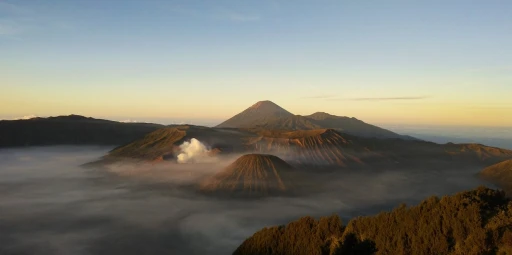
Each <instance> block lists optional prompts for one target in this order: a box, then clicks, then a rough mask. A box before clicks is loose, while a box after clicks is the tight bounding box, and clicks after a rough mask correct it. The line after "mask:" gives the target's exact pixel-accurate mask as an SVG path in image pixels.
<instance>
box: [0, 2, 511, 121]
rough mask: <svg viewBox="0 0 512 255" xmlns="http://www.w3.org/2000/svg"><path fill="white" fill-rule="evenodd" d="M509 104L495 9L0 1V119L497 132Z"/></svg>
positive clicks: (502, 11) (504, 27)
mask: <svg viewBox="0 0 512 255" xmlns="http://www.w3.org/2000/svg"><path fill="white" fill-rule="evenodd" d="M511 99H512V1H507V0H503V1H494V0H481V1H471V0H450V1H446V0H439V1H437V0H428V1H391V0H390V1H320V0H319V1H295V0H294V1H284V0H282V1H279V0H270V1H264V0H260V1H209V0H208V1H207V0H204V1H190V0H189V1H172V0H170V1H148V0H138V1H132V0H123V1H120V0H119V1H118V0H110V1H109V0H102V1H100V0H84V1H81V0H73V1H69V0H62V1H54V0H46V1H35V0H26V1H25V0H0V117H1V118H12V117H16V116H23V115H30V114H35V115H39V116H50V115H64V114H71V113H74V114H81V115H86V116H93V117H103V118H110V119H119V120H121V119H137V120H146V121H147V120H160V119H176V120H194V121H197V122H203V123H204V122H216V121H220V120H222V119H225V118H228V117H231V116H232V115H234V114H235V113H238V112H240V111H242V110H244V109H245V108H247V107H249V106H250V105H252V104H254V103H255V102H256V101H259V100H272V101H274V102H275V103H277V104H279V105H281V106H282V107H284V108H285V109H287V110H289V111H291V112H293V113H295V114H302V115H304V114H311V113H313V112H316V111H324V112H329V113H331V114H335V115H343V116H351V117H357V118H359V119H362V120H364V121H367V122H370V123H389V124H415V125H422V124H425V125H426V124H428V125H471V126H482V125H483V126H502V127H507V126H508V127H510V126H512V100H511Z"/></svg>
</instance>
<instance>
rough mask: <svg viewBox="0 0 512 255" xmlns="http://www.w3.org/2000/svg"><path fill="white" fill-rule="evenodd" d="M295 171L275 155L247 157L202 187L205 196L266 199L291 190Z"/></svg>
mask: <svg viewBox="0 0 512 255" xmlns="http://www.w3.org/2000/svg"><path fill="white" fill-rule="evenodd" d="M293 174H294V168H293V167H292V166H291V165H289V164H288V163H286V162H285V161H284V160H282V159H280V158H279V157H277V156H274V155H268V154H247V155H244V156H241V157H240V158H238V159H237V160H236V161H235V162H233V163H232V164H231V165H229V166H227V167H226V168H225V169H224V170H223V171H222V172H220V173H218V174H216V175H214V176H213V177H212V178H210V179H208V180H206V181H205V182H203V183H202V185H201V190H203V191H207V192H222V193H234V194H238V195H239V194H244V195H254V196H261V195H269V194H275V193H284V192H286V191H289V190H290V189H291V185H292V184H291V182H292V181H291V180H290V179H292V178H293V177H291V175H293Z"/></svg>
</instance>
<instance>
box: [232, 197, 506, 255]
mask: <svg viewBox="0 0 512 255" xmlns="http://www.w3.org/2000/svg"><path fill="white" fill-rule="evenodd" d="M511 226H512V201H511V200H510V199H507V198H506V197H505V194H504V193H503V192H501V191H495V190H491V189H488V188H485V187H479V188H477V189H475V190H471V191H466V192H461V193H458V194H455V195H452V196H445V197H443V198H441V199H440V198H438V197H430V198H428V199H425V200H424V201H423V202H421V203H420V204H419V205H416V206H412V207H407V206H406V205H404V204H403V205H401V206H399V207H398V208H396V209H395V210H393V211H391V212H382V213H380V214H378V215H376V216H371V217H357V218H355V219H352V220H350V221H349V222H348V224H347V225H346V226H343V225H342V222H341V220H340V218H339V217H338V216H337V215H333V216H330V217H323V218H320V219H319V220H315V219H313V218H312V217H309V216H306V217H302V218H300V219H299V220H297V221H294V222H291V223H289V224H287V225H282V226H276V227H267V228H263V229H262V230H260V231H258V232H256V233H255V234H254V235H252V236H251V237H249V238H248V239H247V240H245V241H244V242H243V243H242V244H241V245H240V246H239V247H238V248H237V249H236V250H235V251H234V253H233V255H338V254H339V255H342V254H354V255H355V254H357V255H370V254H377V255H380V254H382V255H384V254H511V253H512V227H511Z"/></svg>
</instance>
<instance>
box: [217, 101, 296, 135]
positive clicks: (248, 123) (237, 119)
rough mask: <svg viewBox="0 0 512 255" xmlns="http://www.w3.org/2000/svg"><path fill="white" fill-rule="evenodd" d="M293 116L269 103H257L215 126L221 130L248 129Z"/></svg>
mask: <svg viewBox="0 0 512 255" xmlns="http://www.w3.org/2000/svg"><path fill="white" fill-rule="evenodd" d="M291 116H293V114H291V113H290V112H288V111H287V110H285V109H283V108H281V107H280V106H279V105H277V104H275V103H273V102H271V101H259V102H257V103H256V104H254V105H252V106H251V107H249V108H247V109H246V110H244V111H243V112H241V113H239V114H237V115H235V116H233V117H232V118H230V119H228V120H226V121H224V122H222V123H221V124H219V125H217V127H221V128H250V127H255V126H258V125H261V124H263V123H267V122H271V121H274V120H277V119H280V118H286V117H291Z"/></svg>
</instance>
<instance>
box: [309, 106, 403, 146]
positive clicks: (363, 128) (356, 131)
mask: <svg viewBox="0 0 512 255" xmlns="http://www.w3.org/2000/svg"><path fill="white" fill-rule="evenodd" d="M305 117H306V118H307V119H309V120H310V121H311V122H312V123H313V124H315V125H317V126H319V127H322V128H333V129H337V130H339V131H341V132H343V133H347V134H351V135H356V136H363V137H377V138H402V139H410V137H407V136H402V135H399V134H397V133H394V132H392V131H389V130H386V129H383V128H380V127H377V126H374V125H371V124H368V123H365V122H363V121H361V120H358V119H356V118H353V117H352V118H350V117H342V116H334V115H331V114H328V113H325V112H316V113H313V114H311V115H309V116H305Z"/></svg>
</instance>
